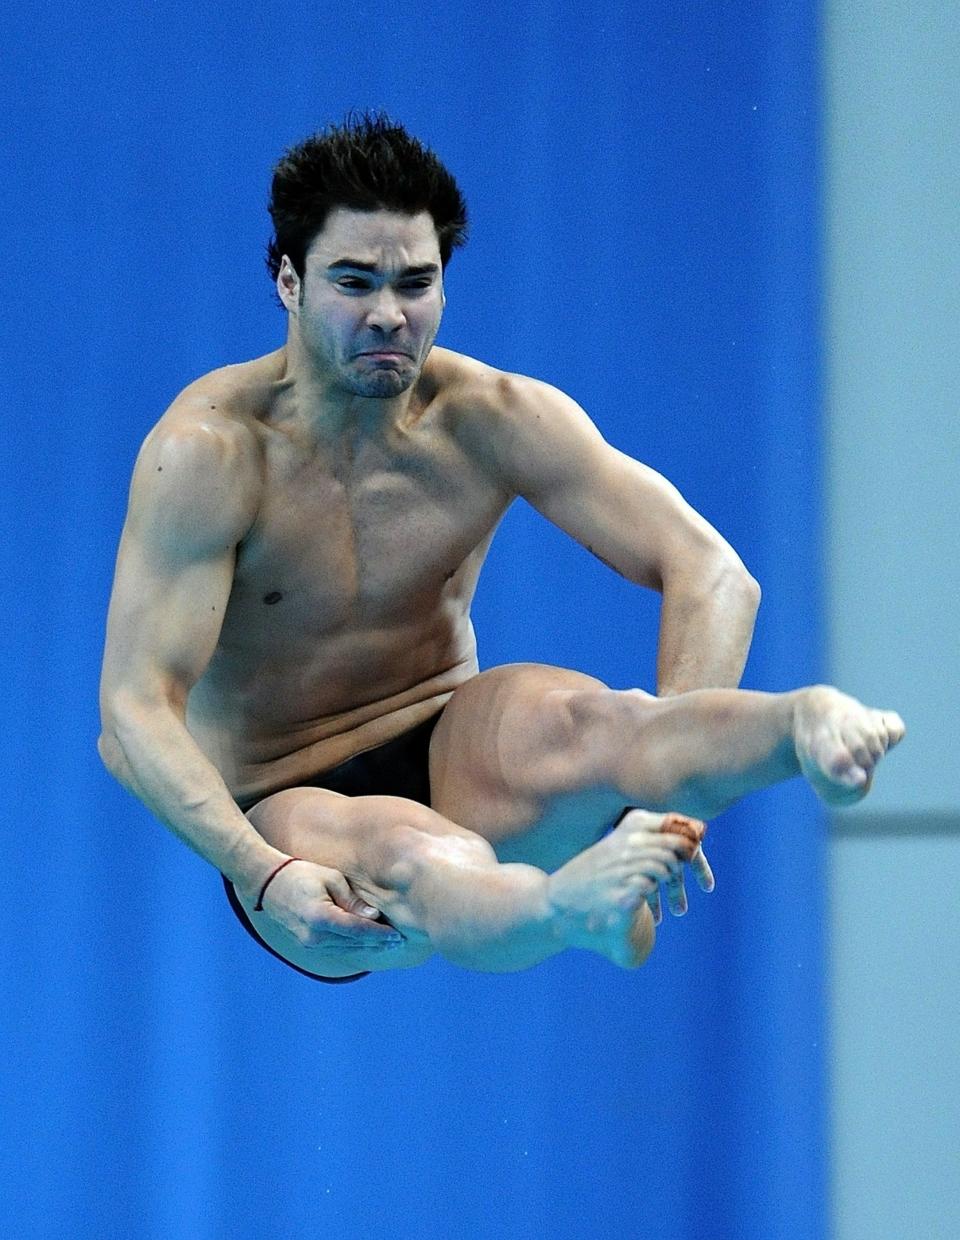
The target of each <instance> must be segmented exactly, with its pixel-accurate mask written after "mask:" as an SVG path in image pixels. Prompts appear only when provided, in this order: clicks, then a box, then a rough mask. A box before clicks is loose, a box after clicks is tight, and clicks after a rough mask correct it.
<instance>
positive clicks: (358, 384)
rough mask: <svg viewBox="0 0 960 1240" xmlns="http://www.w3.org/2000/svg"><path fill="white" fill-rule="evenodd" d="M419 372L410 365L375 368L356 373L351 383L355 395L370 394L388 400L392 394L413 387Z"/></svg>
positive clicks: (400, 392)
mask: <svg viewBox="0 0 960 1240" xmlns="http://www.w3.org/2000/svg"><path fill="white" fill-rule="evenodd" d="M416 377H417V372H416V371H415V370H414V369H413V368H412V367H410V368H409V369H408V368H406V367H404V369H403V370H395V369H393V368H392V367H391V368H390V369H384V370H375V371H373V372H372V373H368V374H365V375H354V376H353V377H352V382H351V384H350V387H351V390H352V391H353V394H354V395H355V396H368V397H371V398H372V399H379V400H388V399H389V398H390V397H391V396H400V395H402V393H404V392H405V391H406V390H407V389H408V388H409V387H412V385H413V382H414V380H415V379H416Z"/></svg>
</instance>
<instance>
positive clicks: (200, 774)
mask: <svg viewBox="0 0 960 1240" xmlns="http://www.w3.org/2000/svg"><path fill="white" fill-rule="evenodd" d="M99 748H100V754H101V757H102V758H103V761H104V763H105V765H106V766H107V768H108V769H109V770H110V772H111V773H112V774H113V775H114V776H115V777H116V778H117V779H118V780H119V781H120V783H122V784H123V785H124V787H126V788H128V789H129V790H130V791H131V792H132V793H133V794H134V795H135V796H137V797H139V799H140V800H141V801H142V802H143V803H144V805H146V806H147V808H148V809H149V810H150V811H151V812H152V813H153V814H155V815H156V817H157V818H159V819H160V821H161V822H163V823H164V824H165V825H166V826H168V827H169V828H170V830H171V831H173V832H174V834H175V835H177V836H178V837H179V838H180V839H181V840H183V841H184V843H186V844H188V845H189V846H190V847H191V848H192V849H193V850H194V851H195V852H197V853H199V854H200V856H201V857H203V858H204V859H205V860H207V861H209V862H210V864H211V865H214V866H216V868H217V869H218V870H220V871H221V872H222V873H223V874H225V875H226V877H227V878H228V879H230V880H231V882H234V883H236V884H237V886H238V887H240V888H241V889H242V890H250V889H252V888H253V887H254V886H256V885H257V883H258V882H261V881H262V880H263V879H265V878H266V876H267V875H268V874H269V873H270V871H271V870H272V869H273V868H274V867H275V866H276V864H277V862H278V861H280V860H282V859H283V854H282V853H280V852H279V851H278V850H277V849H275V848H273V847H271V846H270V845H269V844H268V843H267V842H266V840H264V839H263V837H262V836H261V835H259V834H258V832H257V831H255V830H254V828H253V827H252V826H251V825H250V823H249V822H248V821H247V819H246V817H245V816H244V815H243V813H242V811H241V810H240V808H239V807H238V806H237V804H236V802H235V801H234V799H233V797H232V796H231V795H230V792H229V790H228V789H227V786H226V784H225V783H224V781H223V779H222V778H221V776H220V773H219V772H218V771H217V769H216V768H215V767H214V765H213V763H212V762H210V761H209V759H208V758H207V757H206V756H205V755H204V754H203V752H202V751H201V750H200V747H199V746H198V745H197V744H196V742H195V741H194V740H193V738H192V737H191V735H190V733H189V732H188V731H187V729H186V727H185V726H184V724H183V723H182V722H181V720H180V719H179V718H178V716H177V714H176V712H175V711H174V710H173V709H172V708H171V707H170V706H168V705H166V704H150V705H147V704H135V705H132V704H128V705H126V706H125V707H118V708H117V709H116V710H114V711H112V712H111V713H110V719H109V723H108V724H107V725H106V726H105V727H104V731H103V734H102V735H101V738H100V746H99Z"/></svg>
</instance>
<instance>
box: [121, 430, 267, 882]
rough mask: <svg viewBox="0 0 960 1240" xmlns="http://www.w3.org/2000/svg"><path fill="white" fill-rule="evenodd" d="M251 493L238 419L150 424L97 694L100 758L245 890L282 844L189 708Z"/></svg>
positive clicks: (210, 647)
mask: <svg viewBox="0 0 960 1240" xmlns="http://www.w3.org/2000/svg"><path fill="white" fill-rule="evenodd" d="M256 502H257V486H256V472H255V462H254V460H253V459H252V457H251V451H250V445H249V444H247V443H245V441H244V432H243V429H242V428H240V427H230V426H229V425H210V424H204V423H201V422H197V421H190V422H186V423H184V422H181V423H179V424H177V423H174V424H172V425H170V426H166V427H165V426H163V425H162V424H161V426H160V427H159V428H158V429H157V430H155V431H154V432H153V434H152V435H151V436H150V438H149V439H148V440H147V442H146V443H145V444H144V447H143V449H142V451H141V454H140V457H139V460H138V462H137V467H136V470H135V472H134V478H133V484H132V487H131V495H130V508H129V512H128V514H127V521H126V525H125V528H124V532H123V537H122V539H121V543H120V552H119V556H118V559H117V570H116V577H115V580H114V588H113V596H112V598H111V602H110V614H109V619H108V623H107V644H106V651H105V655H104V662H103V673H102V678H101V692H100V703H101V715H102V722H103V731H102V734H101V737H100V753H101V756H102V757H103V760H104V762H105V763H106V765H107V767H108V768H109V769H110V770H111V772H112V773H113V774H114V775H115V776H116V777H117V778H118V779H119V780H120V782H121V783H123V784H124V785H125V786H126V787H128V788H129V789H130V790H131V791H132V792H134V793H135V794H136V795H137V796H138V797H139V798H140V799H141V800H142V801H143V802H144V804H146V805H147V806H148V808H149V809H150V810H151V811H152V812H153V813H154V814H155V815H156V816H157V817H158V818H159V819H160V820H161V821H162V822H164V823H165V824H166V825H167V826H168V827H170V828H171V830H173V831H174V832H175V833H176V834H177V835H178V836H179V837H180V839H182V840H183V841H184V842H185V843H187V844H189V845H190V846H191V847H192V848H193V849H195V850H196V851H197V852H198V853H199V854H200V855H201V856H202V857H204V858H205V859H206V860H207V861H209V862H211V864H213V865H215V866H216V867H217V868H218V869H219V870H221V871H222V872H223V873H224V874H225V875H226V876H227V877H228V878H229V879H231V880H232V881H234V882H235V883H236V884H237V885H238V886H241V887H243V888H250V887H252V886H254V885H255V884H256V882H257V879H258V878H260V879H261V881H262V879H263V878H265V877H266V875H267V874H269V872H270V870H271V869H272V868H273V867H274V866H276V865H277V864H278V863H279V862H280V861H282V860H283V854H281V853H279V852H278V851H277V850H276V849H274V848H271V847H270V846H269V845H268V844H267V843H266V842H265V841H264V840H263V839H262V838H261V837H260V836H259V835H258V834H257V832H256V831H254V829H253V827H252V826H251V825H250V824H249V822H248V821H247V819H246V818H245V817H244V815H243V814H242V813H241V811H240V809H239V808H238V807H237V805H236V803H235V802H234V800H233V798H232V796H231V795H230V793H229V791H228V790H227V787H226V785H225V783H224V781H223V779H222V778H221V776H220V774H219V772H218V771H217V770H216V768H215V767H214V766H213V764H212V763H211V762H210V761H209V760H208V759H207V757H206V756H205V755H204V754H203V753H202V752H201V750H200V749H199V747H198V746H197V744H196V743H195V741H194V740H193V738H192V737H191V736H190V733H189V732H188V731H187V728H186V724H185V717H186V705H187V695H188V693H189V691H190V689H191V688H192V686H193V685H194V683H195V682H196V681H197V679H198V678H199V677H200V675H201V674H202V672H203V671H204V669H205V668H206V666H207V664H208V662H209V660H210V658H211V656H212V654H213V651H214V648H215V647H216V644H217V639H218V637H219V634H220V629H221V626H222V623H223V615H224V611H225V609H226V605H227V599H228V597H229V594H230V588H231V583H232V579H233V567H234V559H235V554H236V546H237V543H238V542H239V540H240V539H241V538H242V537H243V535H244V533H245V532H246V530H247V528H248V527H249V525H250V522H251V521H252V519H253V516H254V513H255V511H256Z"/></svg>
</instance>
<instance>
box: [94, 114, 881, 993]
mask: <svg viewBox="0 0 960 1240" xmlns="http://www.w3.org/2000/svg"><path fill="white" fill-rule="evenodd" d="M271 214H272V216H273V221H274V226H275V229H276V237H275V240H274V241H273V243H272V245H271V249H270V258H269V262H270V266H271V271H272V273H273V275H274V277H275V280H276V288H277V292H278V295H279V298H280V301H281V302H282V304H283V306H284V307H285V309H286V311H287V322H288V335H287V342H286V345H285V347H284V348H281V349H279V350H278V351H277V352H275V353H271V354H269V355H267V356H265V357H262V358H259V359H257V360H255V361H252V362H248V363H245V364H243V365H239V366H230V367H227V368H225V369H223V370H218V371H215V372H213V373H212V374H209V375H206V376H205V377H203V378H202V379H199V380H198V381H197V382H195V383H193V384H192V385H191V386H190V387H188V388H187V389H186V390H185V391H184V392H183V393H182V394H181V395H180V396H179V397H178V398H177V399H176V400H175V401H174V403H173V405H172V406H171V408H170V409H169V410H168V411H167V412H166V414H165V415H164V416H163V417H162V418H161V420H160V422H159V423H158V424H157V426H155V427H154V429H153V430H152V431H151V432H150V434H149V435H148V437H147V439H146V441H145V443H144V445H143V447H142V449H141V452H140V455H139V458H138V461H137V465H136V469H135V472H134V478H133V484H132V489H131V496H130V508H129V513H128V517H127V521H126V525H125V528H124V532H123V537H122V541H121V545H120V552H119V557H118V562H117V571H116V580H115V584H114V592H113V598H112V601H111V607H110V617H109V623H108V635H107V647H106V655H105V660H104V669H103V680H102V693H101V705H102V714H103V732H102V735H101V738H100V752H101V754H102V757H103V760H104V761H105V763H106V764H107V766H108V768H109V769H110V770H111V771H112V772H113V773H114V774H115V775H116V776H117V778H118V779H120V780H121V781H122V782H123V783H124V784H125V785H126V786H127V787H128V788H130V789H131V790H132V791H133V792H135V793H136V794H137V795H138V796H139V797H140V798H141V799H142V800H143V801H144V803H145V804H146V805H147V806H148V807H149V808H150V809H151V810H152V811H153V812H154V813H155V814H156V815H157V817H159V818H160V819H161V820H162V821H164V822H165V823H166V824H167V825H168V826H169V827H170V828H171V829H172V830H173V831H174V832H175V833H176V834H177V835H178V836H179V837H180V838H181V839H183V840H184V841H185V842H186V843H188V844H189V845H191V846H192V847H193V848H194V849H196V851H197V852H199V853H200V854H201V856H203V857H205V858H206V859H207V860H208V861H210V862H211V863H212V864H213V865H214V866H216V867H217V869H219V870H220V871H221V872H222V874H223V876H224V881H225V884H226V886H227V891H228V895H229V896H230V897H231V901H232V903H233V906H234V909H235V911H236V912H237V914H238V916H240V917H241V920H243V921H244V924H245V925H246V926H247V928H248V929H250V930H251V932H252V933H253V934H254V935H255V936H256V937H257V938H258V939H259V940H260V941H261V942H262V943H263V944H264V945H265V946H266V947H267V948H268V950H271V951H273V952H274V953H275V954H278V955H280V957H281V958H283V959H284V960H285V961H287V962H288V963H289V964H291V965H292V966H293V967H295V968H298V969H300V970H302V971H304V972H307V973H309V974H311V975H312V976H317V977H321V978H325V979H328V980H344V979H347V978H350V977H354V976H357V975H362V974H363V973H364V972H365V971H371V970H383V969H392V968H406V967H409V966H411V965H416V964H419V963H420V962H422V961H423V960H425V959H426V958H427V957H428V956H430V955H432V954H433V953H435V952H440V953H441V954H443V955H444V956H445V957H446V958H447V959H449V960H452V961H454V962H456V963H459V964H462V965H465V966H467V967H470V968H475V969H482V970H490V971H501V970H514V969H520V968H525V967H527V966H529V965H532V964H534V963H536V962H538V961H540V960H543V959H545V958H546V957H548V956H550V955H552V954H554V953H556V952H558V951H561V950H563V949H565V948H567V947H570V946H578V947H583V948H588V949H591V950H594V951H596V952H598V953H600V954H602V955H605V956H607V957H608V958H609V959H612V960H614V961H615V962H617V963H618V964H622V965H627V966H631V965H635V964H638V963H640V962H642V960H643V959H644V958H645V957H646V955H647V953H648V952H649V950H650V948H651V946H652V944H653V934H654V931H653V925H654V914H653V913H652V912H651V905H653V906H655V905H656V902H657V891H658V889H659V884H660V883H661V882H664V881H665V882H667V884H668V888H667V890H668V896H669V898H670V902H671V906H672V907H673V909H674V911H676V912H680V911H682V907H683V887H682V867H683V865H684V863H685V862H688V861H693V862H694V868H695V872H696V873H697V875H698V878H699V879H700V881H701V883H702V885H705V886H709V885H710V877H709V869H708V867H707V865H706V861H705V860H704V859H703V855H702V851H701V850H700V848H699V843H700V839H701V837H702V834H703V827H702V824H700V823H699V822H697V821H691V820H690V819H689V818H685V817H683V816H682V815H696V816H697V818H708V817H710V816H711V815H713V814H716V813H717V812H719V811H720V810H721V809H722V808H724V807H725V806H726V805H729V804H730V803H731V802H733V801H734V800H736V799H737V798H739V797H741V796H743V795H744V794H746V793H748V792H750V791H751V790H753V789H757V788H760V787H763V786H766V785H768V784H770V783H773V782H774V781H777V780H781V779H786V778H789V777H791V776H793V775H796V774H799V773H801V772H802V773H803V774H805V775H806V776H807V778H808V779H809V780H810V782H811V783H812V784H813V786H814V788H815V789H816V790H817V792H819V793H820V794H821V795H822V796H823V797H825V799H826V800H828V801H829V802H831V803H843V802H846V801H851V800H855V799H858V798H859V797H860V796H862V795H863V794H864V793H865V791H866V790H867V788H868V786H869V783H870V780H871V778H872V774H873V770H874V767H875V765H876V763H877V762H878V760H879V759H880V758H881V756H882V755H883V754H884V753H885V752H886V750H887V749H888V748H889V747H890V746H891V745H893V744H895V743H896V742H897V741H898V740H899V739H900V737H901V736H902V734H903V725H902V723H901V722H900V720H899V718H898V717H897V716H896V715H895V714H892V713H885V712H881V711H874V710H868V709H866V708H865V707H863V706H861V705H860V704H859V703H857V702H855V701H853V700H852V699H850V698H848V697H845V696H843V695H842V694H840V693H838V692H837V691H836V690H833V689H829V688H826V687H815V688H811V689H804V690H798V691H796V692H793V693H786V694H761V693H746V692H741V691H739V690H737V689H736V688H735V686H736V685H737V684H738V683H739V679H740V676H741V673H742V671H743V666H744V662H745V659H746V654H747V649H748V647H749V642H750V638H751V634H752V629H753V620H754V615H755V611H756V607H757V603H758V597H759V591H758V588H757V586H756V583H755V582H754V581H753V580H752V578H751V577H750V576H749V574H748V573H747V572H746V570H745V569H744V567H743V565H742V564H741V562H740V560H739V559H738V557H737V556H736V555H735V554H734V552H733V551H732V550H731V548H730V547H729V546H728V545H727V544H726V543H725V542H724V540H723V539H722V538H721V537H720V536H719V535H718V534H717V533H716V531H715V530H713V529H712V528H711V527H710V526H709V525H708V524H707V522H706V521H704V520H703V519H702V518H701V517H700V516H698V515H697V513H695V512H694V511H693V510H692V509H691V508H690V507H689V506H688V505H687V504H686V503H685V502H684V501H683V499H682V498H681V497H680V495H679V494H678V493H677V491H676V490H675V489H674V488H673V487H672V486H671V485H670V484H669V483H668V482H666V481H665V480H664V479H663V478H662V477H660V476H659V475H657V474H656V473H654V472H653V471H652V470H650V469H648V468H646V467H645V466H643V465H641V464H639V463H637V462H636V461H633V460H630V459H629V458H627V457H625V456H623V455H622V454H621V453H619V452H617V451H616V450H615V449H613V448H612V447H610V446H608V445H607V444H606V443H605V442H604V441H603V439H602V438H601V436H600V435H599V433H598V432H597V430H596V429H595V428H594V426H593V425H592V424H591V422H590V421H589V420H588V419H587V417H586V415H585V414H584V413H583V411H582V410H581V409H579V408H578V406H577V405H575V404H574V402H573V401H572V400H570V399H569V398H568V397H566V396H564V395H563V394H562V393H560V392H558V391H556V390H554V389H552V388H550V387H549V386H547V385H545V384H543V383H539V382H536V381H534V380H532V379H528V378H523V377H520V376H516V375H509V374H504V373H502V372H500V371H497V370H494V369H492V368H491V367H489V366H486V365H483V364H481V363H480V362H478V361H474V360H473V359H471V358H468V357H464V356H461V355H458V354H455V353H452V352H449V351H447V350H445V349H439V348H434V347H433V341H434V337H435V335H436V332H437V328H438V326H439V323H440V316H441V312H442V309H443V304H444V293H443V270H444V268H445V266H446V263H447V262H448V260H449V258H450V255H451V252H452V249H453V248H454V247H455V246H457V245H459V244H461V243H462V241H463V239H464V236H465V210H464V204H463V200H462V198H461V196H460V193H459V191H458V190H457V187H456V185H455V183H454V181H453V179H452V178H451V177H450V175H449V174H448V173H447V172H446V170H445V169H444V168H443V167H442V165H440V164H439V162H438V161H437V160H436V158H435V157H434V156H433V155H432V153H430V152H429V151H426V150H425V149H424V148H423V147H421V146H420V145H419V144H418V143H417V142H416V141H415V140H413V139H412V138H410V137H409V136H408V135H407V134H406V133H405V132H404V131H403V130H402V129H400V128H399V127H396V126H394V125H392V124H391V123H390V122H388V121H386V120H385V119H383V118H374V119H370V118H365V119H363V120H359V121H356V122H351V123H349V124H347V125H346V126H344V127H343V128H340V129H332V130H329V131H326V132H325V133H324V134H322V135H318V136H317V137H315V138H313V139H310V140H308V141H307V142H306V143H304V144H302V145H301V146H300V147H298V148H295V149H294V150H293V151H291V152H288V154H287V155H286V156H285V157H284V159H283V160H282V161H281V162H280V164H279V165H278V168H277V170H276V173H275V177H274V182H273V195H272V201H271ZM518 495H523V496H524V497H525V498H526V499H527V500H529V501H530V503H531V504H533V505H534V506H535V507H536V508H537V509H539V510H540V512H542V513H543V514H544V515H545V516H546V517H547V518H548V519H549V520H551V521H553V522H554V523H555V524H557V525H558V526H559V527H560V528H562V529H563V530H565V531H566V532H567V533H569V534H570V535H572V536H573V537H574V538H575V539H577V540H578V541H579V542H581V543H582V544H583V545H584V546H586V547H588V548H589V549H590V550H591V551H592V552H593V553H594V554H596V555H597V556H599V557H600V558H601V559H603V560H604V561H605V562H607V563H608V564H609V565H610V566H611V567H612V568H613V569H614V570H615V571H617V572H619V573H621V574H622V575H623V576H625V577H626V578H628V579H629V580H630V581H632V582H635V583H637V584H638V585H643V586H648V587H652V588H654V589H656V590H658V591H660V592H661V593H662V595H663V604H662V613H661V626H660V640H659V650H658V692H659V696H658V697H652V696H650V695H648V694H646V693H644V692H642V691H640V690H635V689H634V690H627V691H614V690H611V689H609V688H607V687H606V686H605V685H603V684H601V683H600V682H599V681H597V680H595V679H593V678H591V677H589V676H585V675H582V674H580V673H578V672H574V671H566V670H563V669H560V668H554V667H546V666H541V665H534V664H520V665H514V666H508V667H500V668H495V669H492V670H490V671H487V672H484V673H482V674H478V665H477V658H476V647H475V640H474V633H473V628H472V625H471V622H470V604H471V600H472V597H473V594H474V589H475V586H476V583H477V577H478V574H479V571H480V567H481V565H482V563H483V560H484V557H485V555H486V552H487V549H488V547H489V545H490V540H491V538H492V536H493V533H494V530H495V528H496V526H497V524H498V522H499V521H500V518H501V517H502V516H503V513H504V512H505V511H506V509H507V507H508V506H509V505H510V503H511V502H512V501H513V499H514V498H515V497H516V496H518ZM630 807H642V808H640V809H630ZM670 811H679V812H678V813H671V812H670ZM611 827H613V828H614V829H613V830H611V829H610V828H611ZM291 858H295V860H291Z"/></svg>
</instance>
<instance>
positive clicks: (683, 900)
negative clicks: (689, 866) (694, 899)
mask: <svg viewBox="0 0 960 1240" xmlns="http://www.w3.org/2000/svg"><path fill="white" fill-rule="evenodd" d="M666 887H667V904H668V906H669V908H670V912H671V913H672V914H673V915H674V917H682V916H683V915H684V913H685V912H686V911H687V889H686V887H684V885H683V870H677V871H676V872H675V873H674V874H671V875H670V877H669V878H668V879H667V883H666Z"/></svg>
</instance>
